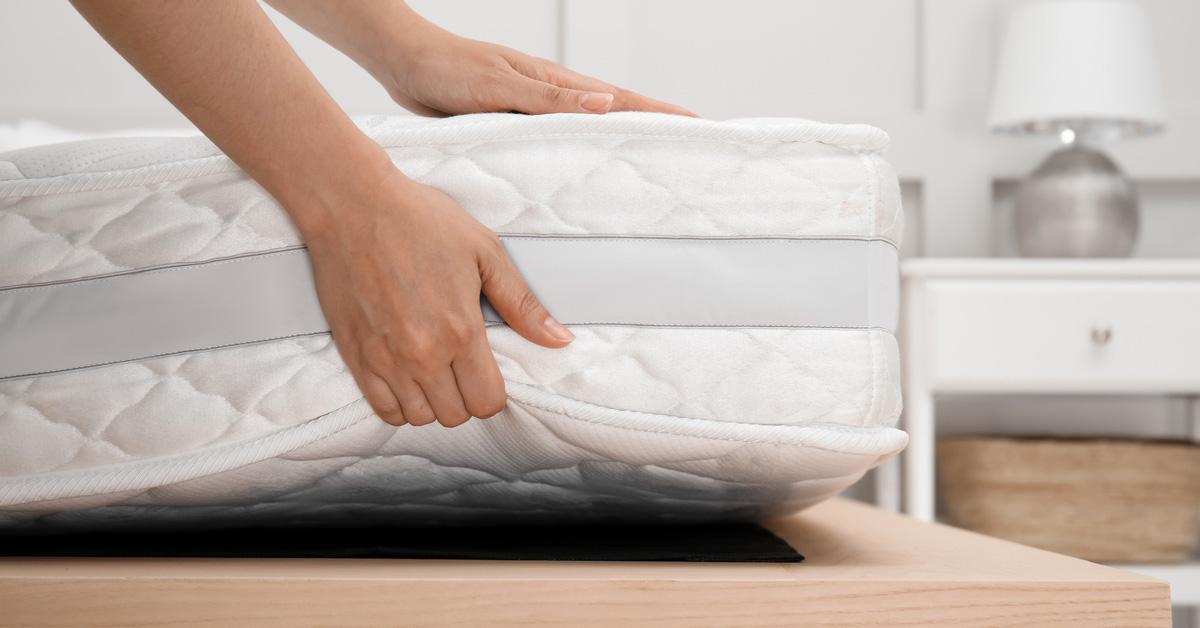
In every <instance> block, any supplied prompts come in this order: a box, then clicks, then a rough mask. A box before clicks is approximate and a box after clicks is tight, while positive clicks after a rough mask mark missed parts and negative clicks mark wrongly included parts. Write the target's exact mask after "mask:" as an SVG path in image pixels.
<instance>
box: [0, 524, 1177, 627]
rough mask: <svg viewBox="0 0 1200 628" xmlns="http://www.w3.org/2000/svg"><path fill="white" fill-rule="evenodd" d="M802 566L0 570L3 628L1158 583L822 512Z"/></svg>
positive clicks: (488, 619)
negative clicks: (8, 627)
mask: <svg viewBox="0 0 1200 628" xmlns="http://www.w3.org/2000/svg"><path fill="white" fill-rule="evenodd" d="M768 525H769V527H770V528H771V529H773V530H774V531H775V532H776V533H777V534H779V535H781V536H782V537H784V538H786V539H787V540H788V541H789V542H791V543H792V544H793V545H795V546H796V547H797V548H799V549H800V550H801V551H802V552H803V553H804V554H805V555H806V556H807V557H808V560H807V561H806V562H804V563H802V564H795V565H784V564H773V565H772V564H758V565H749V564H746V565H737V564H684V563H562V562H515V561H495V562H483V561H478V562H473V561H416V560H317V559H273V560H261V559H244V560H237V559H234V560H231V559H187V560H166V559H2V560H0V624H3V625H6V626H78V625H88V626H118V625H121V626H125V625H131V624H133V625H154V626H224V625H239V626H298V625H338V626H358V625H363V626H365V625H380V624H386V625H405V626H464V627H466V626H480V625H497V626H513V625H522V626H553V625H570V626H613V625H621V624H625V625H647V624H654V625H659V626H795V625H808V626H874V625H901V624H909V625H931V626H1022V627H1024V626H1037V625H1076V626H1078V625H1085V626H1167V625H1169V624H1170V601H1169V591H1168V587H1167V585H1166V583H1164V582H1162V581H1159V580H1155V579H1152V578H1147V577H1145V576H1139V575H1135V574H1130V573H1125V572H1121V571H1118V570H1116V569H1112V568H1109V567H1103V566H1100V565H1095V564H1092V563H1088V562H1085V561H1081V560H1077V559H1073V558H1068V557H1065V556H1060V555H1057V554H1051V553H1049V552H1044V551H1040V550H1035V549H1031V548H1027V547H1023V546H1020V545H1016V544H1013V543H1008V542H1005V541H1000V540H996V539H992V538H988V537H984V536H980V535H977V534H973V533H970V532H966V531H962V530H957V529H953V528H949V527H944V526H938V525H932V524H925V523H919V522H916V521H914V520H912V519H909V518H906V517H902V516H899V515H893V514H889V513H884V512H881V511H878V510H876V509H873V508H870V507H868V506H864V505H861V504H856V503H853V502H848V501H844V500H835V501H832V502H829V503H826V504H823V505H820V506H817V507H815V508H813V509H811V510H809V511H806V512H805V513H802V514H801V515H798V516H795V517H789V518H787V519H781V520H777V521H773V522H770V523H769V524H768Z"/></svg>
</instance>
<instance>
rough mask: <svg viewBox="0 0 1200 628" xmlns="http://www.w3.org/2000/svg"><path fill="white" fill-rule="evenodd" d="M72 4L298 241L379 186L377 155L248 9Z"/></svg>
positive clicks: (247, 3) (242, 3)
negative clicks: (359, 193) (360, 191)
mask: <svg viewBox="0 0 1200 628" xmlns="http://www.w3.org/2000/svg"><path fill="white" fill-rule="evenodd" d="M74 4H75V6H76V8H77V9H78V10H79V12H80V13H81V14H83V16H84V18H86V19H87V20H88V22H90V23H91V24H92V26H94V27H95V28H96V30H97V31H99V32H100V34H101V35H102V36H103V37H104V38H105V39H106V40H108V42H109V43H110V44H112V46H113V47H114V48H115V49H116V50H117V51H118V52H120V53H121V55H122V56H124V57H125V58H126V59H127V60H128V61H129V62H130V63H131V64H132V65H133V66H134V67H135V68H137V69H138V71H139V72H141V73H142V75H143V76H145V77H146V79H147V80H149V81H150V83H152V84H153V85H154V86H155V87H156V88H157V89H158V90H159V91H160V92H161V93H162V94H163V95H164V96H165V97H166V98H167V99H168V100H170V101H171V102H172V103H173V104H174V105H175V106H176V107H177V108H178V109H179V110H180V111H182V112H183V113H184V115H186V116H187V117H188V118H189V119H190V120H191V121H192V122H193V123H194V124H195V125H196V126H197V127H198V128H200V129H201V130H202V131H204V133H205V134H206V135H208V137H209V138H210V139H212V140H213V141H214V142H215V143H216V144H217V145H218V146H220V147H221V149H222V150H223V151H225V153H226V154H228V155H229V156H230V157H231V158H232V159H233V160H234V161H235V162H237V163H238V164H239V165H240V166H241V167H242V168H243V169H245V170H246V171H247V172H248V173H249V174H250V175H251V176H252V177H254V179H255V180H257V181H258V182H259V183H260V184H262V185H263V186H264V187H265V188H267V190H268V191H269V192H271V193H272V194H273V195H274V196H275V197H276V198H277V199H278V200H279V201H280V202H281V203H282V204H283V205H284V206H285V207H286V208H287V209H288V211H289V212H291V214H292V217H293V218H294V219H295V220H296V222H297V224H298V225H299V226H300V228H301V230H302V231H305V232H306V233H313V232H317V231H320V230H321V228H322V226H323V225H324V224H325V223H326V222H327V221H328V220H329V218H330V214H331V212H332V211H333V209H334V208H335V206H336V205H337V201H336V199H334V198H331V197H330V195H331V194H336V193H340V192H341V191H343V190H346V189H355V188H361V187H362V186H363V185H364V184H366V183H367V182H368V181H370V180H371V178H372V177H382V176H388V171H389V170H390V169H391V165H390V162H389V161H388V159H387V156H386V154H385V153H384V152H383V151H382V150H381V149H380V148H379V147H378V146H377V145H376V144H374V142H372V141H371V140H370V139H369V138H367V137H366V136H365V135H363V133H362V132H361V131H359V130H358V128H357V127H355V126H354V124H353V122H351V121H350V119H349V118H348V117H347V116H346V114H345V113H344V112H343V111H342V110H341V109H340V108H339V107H338V106H337V104H336V103H335V102H334V101H333V99H332V98H331V97H330V96H329V94H328V93H326V92H325V90H324V88H322V87H321V85H320V84H319V83H318V82H317V80H316V78H315V77H314V76H313V75H312V73H311V72H309V70H308V68H306V67H305V66H304V64H303V63H302V62H301V61H300V59H299V58H298V57H296V55H295V53H294V52H293V51H292V49H291V47H290V46H288V44H287V42H286V41H285V40H284V39H283V36H282V35H280V34H279V31H278V30H277V29H276V28H275V27H274V25H273V24H272V23H271V21H270V19H269V18H268V17H267V16H266V14H265V13H263V11H262V9H261V8H260V7H259V6H258V5H257V3H256V2H254V0H223V1H221V2H172V1H170V0H139V1H137V2H108V1H106V0H74ZM392 174H394V172H393V173H392Z"/></svg>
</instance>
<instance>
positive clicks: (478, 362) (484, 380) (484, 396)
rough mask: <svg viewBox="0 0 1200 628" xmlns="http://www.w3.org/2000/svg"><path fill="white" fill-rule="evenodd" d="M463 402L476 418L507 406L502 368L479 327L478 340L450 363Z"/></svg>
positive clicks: (486, 415) (492, 413)
mask: <svg viewBox="0 0 1200 628" xmlns="http://www.w3.org/2000/svg"><path fill="white" fill-rule="evenodd" d="M451 368H452V369H453V370H454V379H455V381H456V382H457V383H458V390H459V392H460V393H461V394H462V399H463V405H465V406H466V408H467V412H469V413H470V414H471V416H473V417H479V418H481V419H486V418H488V417H490V416H493V415H495V414H496V413H498V412H500V411H501V410H503V409H504V405H505V403H506V402H507V401H508V398H507V395H506V394H505V392H504V379H503V378H502V377H501V376H500V367H498V366H496V358H495V356H493V355H492V349H491V347H489V346H488V343H487V336H486V335H485V333H484V332H483V330H482V329H480V333H479V339H478V341H476V342H473V343H471V346H470V347H468V348H467V352H466V353H465V354H464V355H463V356H462V357H460V358H459V359H457V360H455V361H454V364H452V365H451Z"/></svg>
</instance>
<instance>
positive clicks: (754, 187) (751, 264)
mask: <svg viewBox="0 0 1200 628" xmlns="http://www.w3.org/2000/svg"><path fill="white" fill-rule="evenodd" d="M359 124H360V126H362V128H363V129H364V130H365V131H366V132H367V133H368V134H369V135H370V136H371V137H372V138H373V139H374V140H375V141H377V142H378V143H379V144H381V145H382V146H383V147H384V148H385V149H386V150H387V152H388V154H389V155H390V156H391V158H392V160H393V161H394V163H395V164H396V166H397V167H398V168H400V169H401V170H402V171H403V172H405V173H406V174H407V175H408V176H410V177H412V178H414V179H416V180H418V181H420V182H422V183H424V184H427V185H430V186H433V187H436V188H439V189H441V190H443V191H445V192H446V193H447V194H449V195H450V196H452V197H453V198H454V199H455V200H457V201H458V202H459V203H461V204H462V206H463V207H464V208H466V209H467V210H468V211H470V212H471V213H472V214H473V215H474V216H476V217H477V218H478V219H479V220H480V221H481V222H483V223H484V224H485V225H487V226H488V227H489V228H491V229H493V230H495V231H496V232H497V233H499V234H500V235H501V237H502V239H503V242H504V244H505V246H506V248H507V249H508V250H509V252H510V254H511V255H512V257H513V259H514V261H515V262H516V263H517V266H518V268H520V269H521V271H522V273H523V274H524V275H525V276H526V278H527V280H528V281H529V282H530V285H531V286H532V287H533V289H534V291H535V292H536V293H537V294H538V296H539V297H540V298H541V299H542V300H543V301H544V302H545V303H546V304H547V305H548V306H549V308H550V309H551V311H553V312H554V313H555V315H556V317H557V318H559V319H560V320H562V321H563V322H564V323H566V324H568V326H570V328H571V329H572V331H573V332H574V333H575V335H576V337H577V339H576V340H575V342H574V343H572V344H571V345H570V346H568V347H567V348H565V349H559V350H551V349H545V348H541V347H537V346H534V345H532V344H530V343H529V342H527V341H525V340H523V339H522V338H520V337H519V336H517V335H516V334H515V333H514V332H513V331H512V330H510V329H509V328H507V327H506V326H504V325H503V323H502V321H500V320H499V319H498V318H497V317H495V315H494V313H493V312H491V311H490V309H489V308H487V307H486V306H485V307H484V312H485V315H486V317H487V319H488V328H487V334H488V339H489V342H490V343H491V347H492V349H493V351H494V353H495V356H496V359H497V361H498V363H499V366H500V369H501V372H502V375H503V377H504V379H505V382H506V386H507V390H508V395H509V402H508V405H507V407H506V408H505V410H504V411H502V412H501V413H500V414H499V415H497V416H495V417H493V418H490V419H487V420H472V421H470V422H468V423H467V424H465V425H463V426H461V427H458V428H455V429H445V428H441V427H438V426H436V425H431V426H424V427H414V426H411V425H409V426H402V427H399V428H397V427H392V426H389V425H387V424H385V423H384V422H383V421H381V420H380V419H379V418H378V417H376V416H374V415H373V414H372V412H371V409H370V407H369V406H368V405H367V403H366V401H365V400H364V399H363V398H362V395H361V394H360V392H359V390H358V389H357V387H356V386H355V384H354V381H353V379H352V377H351V376H350V374H349V372H348V371H347V369H346V367H345V365H344V364H343V362H342V361H341V359H340V358H339V356H338V353H337V350H336V347H335V346H334V344H333V342H332V339H331V337H330V335H329V333H328V327H327V326H326V325H325V321H324V319H323V317H322V316H321V313H320V309H319V307H318V306H317V304H316V298H315V294H314V292H313V287H312V282H311V277H310V275H309V266H308V258H307V255H306V252H305V249H304V247H303V242H302V241H301V239H300V237H299V235H298V233H297V231H296V229H295V228H294V226H293V225H292V223H291V222H290V220H289V218H288V216H287V214H286V213H285V212H284V211H283V210H282V209H281V208H280V206H279V205H278V204H277V203H276V202H275V201H274V200H273V199H272V198H271V197H270V196H269V195H268V194H267V193H266V192H265V191H264V190H263V189H262V188H261V187H259V186H258V185H257V184H256V183H255V182H253V181H252V180H250V179H249V178H248V177H247V176H246V175H245V174H244V173H242V172H241V171H240V170H239V169H238V168H237V167H236V166H235V165H233V164H232V163H231V161H230V160H229V159H227V158H226V157H224V156H223V155H222V154H221V153H220V152H219V151H218V150H217V149H216V148H215V147H214V146H213V145H212V144H211V143H210V142H208V141H207V140H205V139H204V138H202V137H191V138H125V139H113V138H106V139H98V140H87V141H79V142H71V143H65V144H57V145H52V146H41V147H33V148H26V149H22V150H17V151H11V152H8V153H3V154H0V526H2V527H6V528H9V529H19V530H29V529H33V530H36V529H69V528H73V527H88V528H96V527H118V528H120V527H138V526H174V525H186V526H196V525H213V526H221V525H246V524H251V525H252V524H257V523H271V524H277V523H281V522H283V523H289V524H308V523H313V524H318V523H322V522H344V521H365V520H372V521H376V520H383V521H390V522H402V523H404V524H406V525H419V524H437V523H447V522H452V523H470V522H513V521H562V522H571V521H581V520H637V521H692V520H745V519H757V518H761V517H766V516H771V515H776V514H781V513H785V512H790V511H794V510H799V509H802V508H805V507H807V506H809V505H812V504H815V503H817V502H820V501H822V500H824V499H827V498H829V497H830V496H832V495H834V494H836V493H838V492H839V491H841V490H843V489H844V488H846V487H847V486H849V485H850V484H852V483H853V482H855V481H856V480H858V479H859V478H860V477H861V476H862V475H863V474H864V473H865V472H866V471H868V470H869V469H871V468H873V467H875V466H876V465H878V464H879V463H880V462H882V461H883V460H886V459H887V458H888V457H890V456H893V455H895V454H896V453H897V452H899V451H900V450H901V449H902V448H903V447H904V445H905V443H906V436H905V434H904V433H903V432H902V431H900V430H898V429H896V427H895V425H896V421H897V418H898V415H899V413H900V406H901V400H900V394H899V381H898V380H899V378H898V365H897V363H898V358H897V346H896V341H895V338H894V329H895V319H896V310H897V303H896V301H897V294H898V290H897V272H896V258H897V253H896V246H897V243H898V241H899V239H900V236H901V229H902V213H901V208H900V196H899V187H898V183H897V179H896V176H895V174H894V172H893V171H892V169H891V168H890V167H889V166H888V164H887V163H886V162H885V161H884V160H883V159H882V157H881V153H882V152H883V151H884V149H885V148H886V145H887V136H886V135H885V134H884V133H883V132H882V131H880V130H878V129H875V128H872V127H867V126H862V125H830V124H822V123H817V122H810V121H804V120H791V119H753V120H733V121H724V122H714V121H707V120H696V119H688V118H679V117H671V116H664V115H658V114H644V113H617V114H609V115H605V116H588V115H573V114H562V115H558V114H556V115H549V116H521V115H515V114H512V115H510V114H481V115H471V116H461V117H456V118H448V119H444V120H430V119H420V118H409V117H377V118H368V119H362V120H360V121H359Z"/></svg>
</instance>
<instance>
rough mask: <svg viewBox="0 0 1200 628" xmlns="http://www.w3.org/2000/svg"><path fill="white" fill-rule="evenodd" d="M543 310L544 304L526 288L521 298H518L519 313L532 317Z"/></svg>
mask: <svg viewBox="0 0 1200 628" xmlns="http://www.w3.org/2000/svg"><path fill="white" fill-rule="evenodd" d="M541 309H542V303H541V301H538V298H537V296H535V295H534V294H533V291H532V290H530V289H529V288H524V289H523V290H522V292H521V296H520V297H518V298H517V311H518V312H520V313H521V315H522V316H530V315H532V314H536V313H537V312H538V311H540V310H541Z"/></svg>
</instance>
